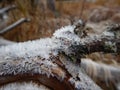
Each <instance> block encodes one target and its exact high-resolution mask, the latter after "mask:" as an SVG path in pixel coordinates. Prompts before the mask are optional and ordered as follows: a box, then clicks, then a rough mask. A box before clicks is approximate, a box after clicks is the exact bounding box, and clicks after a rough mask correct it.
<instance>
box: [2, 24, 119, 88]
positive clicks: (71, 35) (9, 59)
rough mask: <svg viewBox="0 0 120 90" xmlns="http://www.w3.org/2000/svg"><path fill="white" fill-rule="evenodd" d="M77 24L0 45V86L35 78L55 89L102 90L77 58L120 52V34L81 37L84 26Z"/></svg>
mask: <svg viewBox="0 0 120 90" xmlns="http://www.w3.org/2000/svg"><path fill="white" fill-rule="evenodd" d="M77 27H78V28H77ZM77 27H76V26H75V25H72V26H71V25H70V26H66V27H63V28H61V29H59V30H57V31H56V32H55V33H54V34H53V36H52V37H51V38H45V39H39V40H34V41H28V42H23V43H18V44H13V45H8V46H2V47H1V48H0V80H1V82H0V85H4V84H7V83H10V82H17V81H19V80H21V81H28V80H33V81H34V80H35V81H38V83H42V84H44V85H46V86H48V87H50V88H52V89H55V90H61V89H62V90H67V89H69V90H74V89H77V90H88V89H91V90H101V89H100V88H99V87H98V86H97V85H96V84H95V83H94V82H93V81H92V80H91V79H90V78H89V77H88V76H87V75H86V74H85V73H84V71H82V68H81V66H80V61H81V60H80V59H81V57H82V56H83V55H84V54H89V53H92V52H99V51H103V52H119V49H120V47H119V46H118V45H117V44H118V41H119V36H116V34H115V33H114V32H112V31H109V30H108V31H106V32H104V33H102V34H101V35H89V36H85V37H84V38H81V35H83V34H85V33H83V32H85V31H84V27H83V28H81V27H79V26H77ZM81 30H82V31H81ZM75 31H77V33H76V32H75ZM79 31H80V33H79ZM118 31H119V30H116V31H115V32H118ZM78 33H79V34H78ZM79 35H80V36H79ZM117 40H118V41H117ZM73 62H75V63H73ZM76 63H77V64H76ZM54 82H55V83H56V85H54Z"/></svg>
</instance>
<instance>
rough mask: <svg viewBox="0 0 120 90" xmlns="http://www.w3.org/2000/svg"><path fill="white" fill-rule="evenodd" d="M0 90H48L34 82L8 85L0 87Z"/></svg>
mask: <svg viewBox="0 0 120 90" xmlns="http://www.w3.org/2000/svg"><path fill="white" fill-rule="evenodd" d="M0 90H50V89H48V88H47V87H45V86H43V85H38V84H37V83H34V82H21V83H17V82H16V83H10V84H7V85H4V86H1V87H0Z"/></svg>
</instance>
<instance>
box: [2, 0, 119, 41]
mask: <svg viewBox="0 0 120 90" xmlns="http://www.w3.org/2000/svg"><path fill="white" fill-rule="evenodd" d="M43 1H45V0H43ZM113 1H114V4H115V6H116V5H117V4H119V3H120V2H119V0H113ZM44 3H45V2H44ZM109 3H111V2H106V0H97V2H95V3H88V2H87V3H85V9H84V12H83V15H82V18H83V19H85V20H87V19H88V17H89V15H90V13H91V10H92V9H94V8H96V7H99V6H101V5H104V6H105V5H107V4H109ZM10 4H11V3H10ZM12 4H15V5H16V6H17V7H18V8H17V9H16V10H14V11H11V13H10V17H11V18H10V22H9V24H11V23H13V22H15V21H16V20H18V19H20V18H21V17H28V18H30V19H31V21H30V22H29V23H24V24H22V25H20V26H18V27H17V28H15V29H14V30H13V31H11V32H9V33H6V34H5V35H4V37H5V38H7V39H10V40H14V41H27V40H33V39H38V38H41V37H48V36H51V35H52V33H53V32H54V31H55V30H56V29H58V28H60V27H61V26H65V25H68V24H70V21H71V20H73V19H79V18H81V16H80V13H81V7H82V2H81V1H76V2H65V1H62V2H60V1H57V2H56V9H57V16H58V18H55V14H54V13H53V12H52V11H51V10H49V9H48V8H47V6H46V5H45V4H43V6H42V5H38V6H37V7H36V6H35V7H34V6H32V3H31V0H14V1H13V2H12ZM6 5H8V3H7V2H4V4H3V6H6Z"/></svg>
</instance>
